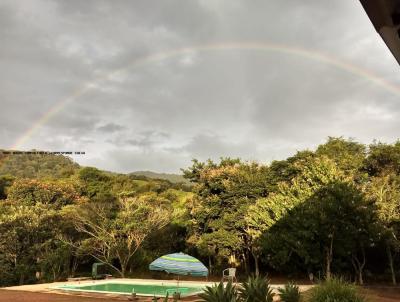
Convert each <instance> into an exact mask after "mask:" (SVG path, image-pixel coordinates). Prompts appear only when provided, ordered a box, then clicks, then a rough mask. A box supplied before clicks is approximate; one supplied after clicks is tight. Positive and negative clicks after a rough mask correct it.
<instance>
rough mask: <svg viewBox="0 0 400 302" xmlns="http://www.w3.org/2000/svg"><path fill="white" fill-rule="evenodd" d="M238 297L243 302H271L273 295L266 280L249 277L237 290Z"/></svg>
mask: <svg viewBox="0 0 400 302" xmlns="http://www.w3.org/2000/svg"><path fill="white" fill-rule="evenodd" d="M239 295H240V298H241V300H242V301H244V302H272V300H273V297H274V293H273V292H272V289H271V287H270V285H269V280H268V279H267V278H260V277H249V278H248V279H247V281H246V282H244V283H243V284H242V288H240V289H239Z"/></svg>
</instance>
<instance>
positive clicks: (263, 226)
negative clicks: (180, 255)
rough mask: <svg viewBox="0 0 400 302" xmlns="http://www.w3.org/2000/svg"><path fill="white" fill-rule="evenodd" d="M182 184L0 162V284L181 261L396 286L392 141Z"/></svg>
mask: <svg viewBox="0 0 400 302" xmlns="http://www.w3.org/2000/svg"><path fill="white" fill-rule="evenodd" d="M183 175H184V177H185V178H186V179H187V180H188V181H190V182H191V184H192V186H191V187H190V186H188V185H187V184H186V183H171V182H170V181H168V180H164V179H150V178H147V177H145V176H138V175H131V174H128V175H124V174H117V173H110V172H105V171H100V170H98V169H96V168H90V167H86V168H84V167H80V166H78V165H77V164H75V163H73V162H72V161H71V160H70V159H68V158H66V157H63V156H56V155H15V156H9V157H8V158H2V159H1V162H0V267H1V269H0V284H1V285H6V284H22V283H31V282H43V281H49V280H60V279H65V278H67V277H70V276H74V275H76V274H90V266H91V264H92V263H93V262H98V261H100V262H103V263H105V264H107V266H108V267H109V268H110V269H111V270H112V273H113V274H115V275H118V274H119V275H121V276H135V275H137V276H138V275H142V274H143V273H145V272H147V273H148V270H147V267H148V264H149V263H150V262H151V261H152V260H154V259H155V258H156V257H159V256H161V255H162V254H166V253H171V252H179V251H183V252H187V253H189V254H192V255H194V256H196V257H198V258H200V259H201V260H202V261H203V262H204V263H205V264H206V266H207V267H208V268H209V269H210V272H211V273H212V274H213V275H215V276H219V277H220V276H221V271H222V269H224V268H226V267H232V266H233V267H236V268H237V269H238V272H239V274H238V275H239V277H241V278H243V279H244V277H247V276H249V275H251V274H253V273H254V274H255V275H259V274H260V273H265V272H269V273H271V274H273V273H274V272H278V273H281V274H286V275H288V276H291V277H297V276H301V277H305V276H310V278H314V279H316V278H320V279H322V278H324V277H326V278H328V279H329V278H330V277H331V275H333V274H335V275H336V274H338V275H345V276H346V278H347V279H349V280H352V281H356V282H358V283H360V284H362V283H363V282H364V280H367V281H368V280H373V279H374V280H380V279H383V280H391V281H392V282H393V283H396V282H397V277H398V273H399V264H400V263H399V252H400V240H399V238H400V143H395V144H382V143H373V144H372V145H369V146H365V145H363V144H360V143H358V142H355V141H352V140H345V139H343V138H329V139H328V141H327V142H326V143H325V144H322V145H320V146H318V147H317V148H316V150H315V151H310V150H304V151H299V152H297V153H296V154H295V155H293V156H292V157H289V158H287V159H285V160H280V161H273V162H271V163H270V164H268V165H265V164H261V163H256V162H244V161H241V160H240V159H231V158H222V159H221V160H220V161H219V162H214V161H211V160H209V161H206V162H200V161H197V160H194V161H193V164H192V166H191V167H188V168H186V169H184V170H183Z"/></svg>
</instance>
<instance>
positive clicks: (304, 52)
mask: <svg viewBox="0 0 400 302" xmlns="http://www.w3.org/2000/svg"><path fill="white" fill-rule="evenodd" d="M226 50H249V51H264V52H278V53H282V54H287V55H293V56H298V57H302V58H305V59H309V60H313V61H316V62H321V63H323V64H326V65H329V66H332V67H334V68H337V69H339V70H342V71H345V72H347V73H350V74H353V75H356V76H358V77H361V78H364V79H365V80H367V81H369V82H371V83H373V84H375V85H376V86H379V87H381V88H382V89H385V90H387V91H389V92H391V93H393V94H395V95H398V96H400V87H398V86H396V85H394V84H392V83H390V82H388V81H386V80H385V79H383V78H382V77H380V76H378V75H376V74H374V73H373V72H371V71H369V70H367V69H364V68H361V67H359V66H357V65H354V64H351V63H349V62H346V61H344V60H341V59H339V58H336V57H333V56H332V55H329V54H326V53H322V52H319V51H315V50H311V49H306V48H300V47H293V46H289V45H284V44H275V43H221V44H210V45H200V46H193V47H183V48H179V49H173V50H169V51H164V52H159V53H155V54H151V55H149V56H145V57H142V58H138V59H135V60H133V61H132V62H130V63H128V64H127V65H126V66H124V67H123V68H119V69H116V70H113V71H111V72H110V73H108V74H106V75H103V76H101V77H98V78H96V79H95V80H94V81H92V82H88V83H85V84H84V85H82V86H80V87H78V88H77V89H76V90H75V91H73V92H72V93H71V94H70V95H69V96H67V97H66V98H63V99H61V100H59V101H58V102H56V104H55V105H54V106H53V107H52V108H50V110H48V111H47V112H45V113H44V114H43V115H42V116H41V117H40V118H39V119H38V120H37V121H35V123H33V125H32V126H31V127H30V128H29V129H28V130H27V131H26V132H24V133H23V135H21V136H20V137H19V138H18V139H17V140H16V141H15V143H14V144H13V145H12V146H11V147H10V149H11V150H17V149H19V148H21V147H22V146H23V144H24V143H25V142H26V141H27V140H28V139H29V138H30V137H32V136H33V134H34V133H35V132H37V131H38V129H39V128H40V127H42V126H43V125H44V124H46V123H47V122H48V121H49V120H50V119H52V118H53V117H54V116H56V115H57V114H58V113H59V112H60V111H62V110H64V108H65V107H66V106H67V105H68V104H70V103H72V102H74V101H75V100H77V99H78V98H79V97H81V96H83V95H84V94H86V93H87V92H89V91H90V90H92V89H93V87H94V85H95V84H96V83H98V82H100V81H104V80H106V81H107V80H110V79H111V78H112V77H113V76H116V75H118V73H120V72H125V71H127V70H130V69H132V68H136V67H139V66H142V65H146V64H151V63H154V62H159V61H162V60H166V59H169V58H172V57H176V56H181V55H185V54H190V53H198V52H211V51H213V52H215V51H226Z"/></svg>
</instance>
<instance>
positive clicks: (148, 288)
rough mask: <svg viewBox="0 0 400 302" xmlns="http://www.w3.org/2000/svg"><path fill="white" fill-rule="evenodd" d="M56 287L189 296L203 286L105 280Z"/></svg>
mask: <svg viewBox="0 0 400 302" xmlns="http://www.w3.org/2000/svg"><path fill="white" fill-rule="evenodd" d="M56 289H61V290H66V291H78V292H94V293H107V294H121V295H130V294H131V293H132V292H135V293H136V294H137V295H139V296H153V295H155V296H158V297H164V296H165V295H166V294H167V292H168V293H169V296H172V294H173V293H174V292H180V293H181V296H191V295H195V294H198V293H201V292H202V291H203V287H200V286H197V287H194V286H187V285H180V286H179V288H177V285H172V284H150V283H149V284H134V283H118V282H107V283H96V284H79V285H62V286H58V287H56Z"/></svg>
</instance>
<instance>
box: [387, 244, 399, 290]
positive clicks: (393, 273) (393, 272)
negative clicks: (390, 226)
mask: <svg viewBox="0 0 400 302" xmlns="http://www.w3.org/2000/svg"><path fill="white" fill-rule="evenodd" d="M386 252H387V256H388V260H389V267H390V273H391V274H392V283H393V285H396V284H397V281H396V272H395V270H394V264H393V256H392V249H391V248H390V244H389V243H387V246H386Z"/></svg>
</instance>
